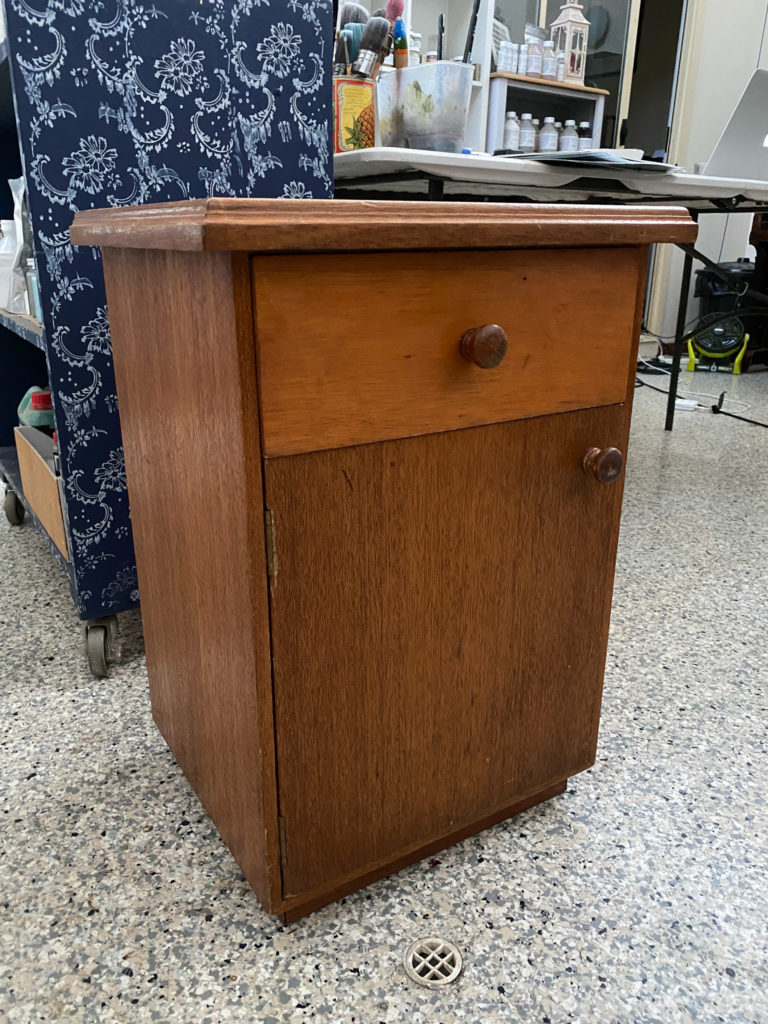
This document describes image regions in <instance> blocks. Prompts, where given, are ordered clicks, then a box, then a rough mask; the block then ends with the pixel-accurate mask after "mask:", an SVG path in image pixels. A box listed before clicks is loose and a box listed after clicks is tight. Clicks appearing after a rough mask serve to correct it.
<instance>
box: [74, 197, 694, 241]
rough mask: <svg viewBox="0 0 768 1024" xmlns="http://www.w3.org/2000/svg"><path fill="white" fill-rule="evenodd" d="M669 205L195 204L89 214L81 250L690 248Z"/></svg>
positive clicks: (688, 234) (683, 221)
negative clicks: (681, 245) (665, 244)
mask: <svg viewBox="0 0 768 1024" xmlns="http://www.w3.org/2000/svg"><path fill="white" fill-rule="evenodd" d="M696 230H697V229H696V225H695V224H694V222H693V221H692V220H691V217H690V215H689V214H688V213H687V212H686V211H685V210H683V209H679V208H677V207H671V206H645V207H637V206H568V205H565V204H551V205H548V204H543V203H523V204H512V203H428V202H388V201H381V200H379V201H371V200H356V199H342V200H334V199H309V200H307V199H191V200H188V201H186V202H181V203H159V204H156V205H147V206H133V207H121V208H118V209H108V210H84V211H81V212H80V213H78V214H76V216H75V219H74V223H73V225H72V227H71V229H70V237H71V240H72V243H73V244H74V245H98V246H102V247H119V248H129V249H185V250H190V251H197V252H203V251H208V252H215V251H224V252H226V251H232V252H235V251H246V252H332V251H383V250H403V249H500V248H532V247H553V246H558V247H560V246H563V247H569V246H610V245H646V244H649V243H651V242H692V241H694V240H695V238H696Z"/></svg>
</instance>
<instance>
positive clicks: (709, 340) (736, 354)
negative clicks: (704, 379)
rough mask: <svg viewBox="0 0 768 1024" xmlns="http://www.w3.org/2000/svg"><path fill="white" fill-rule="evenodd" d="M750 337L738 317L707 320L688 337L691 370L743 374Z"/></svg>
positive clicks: (717, 317)
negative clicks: (742, 367)
mask: <svg viewBox="0 0 768 1024" xmlns="http://www.w3.org/2000/svg"><path fill="white" fill-rule="evenodd" d="M748 345H749V335H748V334H747V332H746V331H745V330H744V324H743V323H742V322H741V320H739V318H738V317H737V316H731V317H727V318H726V319H723V317H722V315H718V314H716V315H715V316H710V317H707V319H706V320H703V321H702V322H701V324H700V326H699V328H698V330H697V331H695V332H694V333H693V334H692V335H691V336H690V337H689V338H688V370H689V372H690V371H693V370H708V371H709V372H710V373H716V372H717V371H722V372H725V373H741V364H742V361H743V359H744V355H745V353H746V351H747V346H748Z"/></svg>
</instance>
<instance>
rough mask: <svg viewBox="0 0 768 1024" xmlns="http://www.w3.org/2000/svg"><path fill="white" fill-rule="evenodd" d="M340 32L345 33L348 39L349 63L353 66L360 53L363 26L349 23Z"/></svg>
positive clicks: (357, 23)
mask: <svg viewBox="0 0 768 1024" xmlns="http://www.w3.org/2000/svg"><path fill="white" fill-rule="evenodd" d="M341 31H342V32H346V33H347V36H348V38H349V63H350V64H354V62H355V61H356V60H357V55H358V53H360V44H361V43H362V41H363V33H364V32H365V25H361V24H360V23H359V22H349V24H347V25H345V26H344V28H343V29H342V30H341Z"/></svg>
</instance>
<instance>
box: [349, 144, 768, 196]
mask: <svg viewBox="0 0 768 1024" xmlns="http://www.w3.org/2000/svg"><path fill="white" fill-rule="evenodd" d="M409 174H416V175H426V176H429V177H431V178H438V179H441V180H442V181H443V183H444V193H445V197H446V198H450V197H451V195H470V196H474V195H476V196H478V197H479V196H486V197H491V198H493V197H495V196H498V197H499V198H503V197H509V196H519V197H520V198H525V199H531V200H534V201H539V202H563V201H568V202H585V201H588V200H590V199H593V198H600V199H606V198H611V199H618V200H621V201H623V202H628V203H631V202H643V201H654V202H659V201H662V200H669V201H670V202H674V203H676V204H679V205H681V206H688V207H690V208H692V209H693V208H709V209H712V206H713V203H714V204H717V205H719V202H718V201H720V202H722V201H726V203H727V204H728V205H726V206H725V207H724V208H725V209H738V208H739V207H744V206H749V205H750V204H761V203H768V182H766V181H750V180H747V179H741V178H709V177H705V176H704V175H701V174H689V173H688V172H686V171H684V170H682V169H675V170H671V171H665V172H661V173H659V172H658V171H655V170H654V171H643V170H638V169H635V168H632V167H628V166H625V165H612V166H605V167H604V166H595V167H593V168H592V167H591V168H589V169H586V168H584V167H582V166H580V167H577V168H576V167H565V166H561V165H558V166H554V165H552V164H545V163H541V162H539V161H533V160H519V159H514V158H508V157H494V156H488V155H487V154H480V155H470V154H465V153H433V152H430V151H428V150H417V149H388V148H384V147H379V148H375V149H361V150H357V151H355V152H350V153H339V154H337V155H336V156H335V158H334V175H335V179H336V182H337V184H338V186H339V187H343V188H347V189H348V188H350V187H352V188H354V190H355V191H356V192H361V193H365V192H366V191H379V192H380V191H382V190H384V191H388V192H397V193H401V194H403V195H408V194H422V193H423V192H424V181H423V179H422V180H408V179H403V180H399V181H395V180H394V177H395V176H398V177H399V176H404V175H409ZM382 177H384V178H391V179H392V180H389V181H386V182H381V181H380V180H376V179H381V178H382ZM731 204H732V205H731Z"/></svg>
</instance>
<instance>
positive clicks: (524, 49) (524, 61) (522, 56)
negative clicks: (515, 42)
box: [517, 43, 528, 76]
mask: <svg viewBox="0 0 768 1024" xmlns="http://www.w3.org/2000/svg"><path fill="white" fill-rule="evenodd" d="M517 73H518V75H523V76H525V75H527V74H528V45H527V43H522V44H521V46H520V53H519V55H518V58H517Z"/></svg>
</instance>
